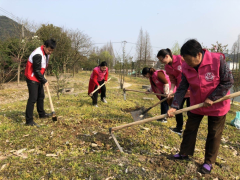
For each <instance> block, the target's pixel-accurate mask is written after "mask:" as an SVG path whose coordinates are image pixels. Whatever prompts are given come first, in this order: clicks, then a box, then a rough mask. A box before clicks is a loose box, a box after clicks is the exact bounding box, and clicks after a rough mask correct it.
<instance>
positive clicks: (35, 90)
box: [26, 79, 45, 123]
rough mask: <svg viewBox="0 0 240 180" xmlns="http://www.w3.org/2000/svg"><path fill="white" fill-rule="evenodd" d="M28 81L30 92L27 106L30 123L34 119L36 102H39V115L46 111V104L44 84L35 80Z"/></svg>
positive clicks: (27, 118)
mask: <svg viewBox="0 0 240 180" xmlns="http://www.w3.org/2000/svg"><path fill="white" fill-rule="evenodd" d="M26 81H27V86H28V93H29V98H28V102H27V107H26V123H30V122H32V121H33V109H34V104H35V103H36V102H37V111H38V114H39V116H44V115H45V111H44V108H43V104H44V101H43V100H44V97H45V95H44V89H43V84H41V83H38V82H35V81H30V80H28V79H27V80H26Z"/></svg>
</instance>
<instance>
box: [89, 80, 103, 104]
mask: <svg viewBox="0 0 240 180" xmlns="http://www.w3.org/2000/svg"><path fill="white" fill-rule="evenodd" d="M98 83H99V85H100V86H101V85H102V84H103V83H104V80H102V81H99V82H98ZM97 87H98V86H95V88H94V90H95V89H97ZM105 97H106V86H105V84H104V85H103V86H102V87H101V99H103V98H105ZM97 99H98V91H96V92H95V93H94V94H93V96H92V100H93V105H96V104H97Z"/></svg>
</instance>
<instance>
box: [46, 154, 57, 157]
mask: <svg viewBox="0 0 240 180" xmlns="http://www.w3.org/2000/svg"><path fill="white" fill-rule="evenodd" d="M46 156H47V157H57V156H58V155H57V154H46Z"/></svg>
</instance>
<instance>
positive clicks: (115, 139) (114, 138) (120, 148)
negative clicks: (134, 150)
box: [111, 133, 123, 153]
mask: <svg viewBox="0 0 240 180" xmlns="http://www.w3.org/2000/svg"><path fill="white" fill-rule="evenodd" d="M111 135H112V138H113V140H114V142H115V144H116V145H117V147H118V149H119V151H120V152H121V153H123V150H122V147H121V146H120V145H119V143H118V141H117V138H116V137H115V135H114V134H113V133H111Z"/></svg>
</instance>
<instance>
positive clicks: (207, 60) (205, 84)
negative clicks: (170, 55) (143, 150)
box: [168, 39, 233, 174]
mask: <svg viewBox="0 0 240 180" xmlns="http://www.w3.org/2000/svg"><path fill="white" fill-rule="evenodd" d="M181 55H182V57H183V59H184V62H183V64H182V81H181V83H180V85H179V87H178V89H177V91H176V93H175V96H174V99H173V102H172V105H171V107H172V108H171V109H169V111H168V116H169V117H172V116H173V115H172V114H171V113H173V112H175V111H176V110H177V109H179V107H180V105H181V103H182V101H183V99H184V96H185V94H186V92H187V90H188V88H189V87H190V104H191V106H192V105H195V104H199V103H202V102H204V107H202V108H198V109H195V110H192V111H189V112H188V120H187V123H186V127H185V130H184V132H183V140H182V143H181V148H180V152H179V153H178V154H176V155H174V158H175V159H188V158H189V157H188V155H191V156H192V155H193V153H194V148H195V144H196V137H197V132H198V128H199V125H200V123H201V120H202V119H203V116H204V115H206V116H208V134H207V140H206V145H205V160H204V163H203V165H202V167H201V170H200V172H201V173H203V174H209V173H210V172H211V170H212V164H214V163H215V162H216V158H217V154H218V149H219V146H220V142H221V136H222V132H223V128H224V123H225V120H226V114H227V113H228V111H229V110H230V100H225V101H222V102H219V103H216V104H213V102H214V101H216V100H217V99H219V98H222V97H223V96H225V95H227V94H229V93H230V91H229V89H230V88H231V86H232V84H233V76H232V73H231V71H230V70H229V68H228V66H227V63H226V61H225V56H224V55H223V54H222V53H212V52H209V51H207V50H205V49H202V46H201V44H200V43H199V42H198V41H196V40H194V39H191V40H189V41H187V42H186V43H185V44H184V45H183V46H182V47H181Z"/></svg>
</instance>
